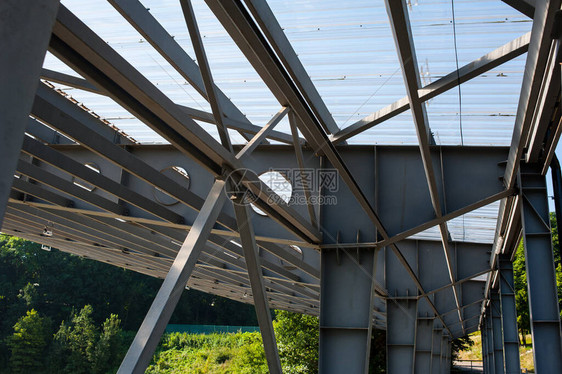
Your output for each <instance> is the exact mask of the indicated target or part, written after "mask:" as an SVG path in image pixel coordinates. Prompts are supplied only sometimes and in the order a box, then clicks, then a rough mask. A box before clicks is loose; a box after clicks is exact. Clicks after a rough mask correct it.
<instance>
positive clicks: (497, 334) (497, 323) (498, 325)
mask: <svg viewBox="0 0 562 374" xmlns="http://www.w3.org/2000/svg"><path fill="white" fill-rule="evenodd" d="M490 310H491V313H492V319H491V321H492V330H493V336H494V338H493V344H494V367H495V369H494V372H495V373H498V374H503V373H505V369H504V364H503V354H504V352H503V348H504V347H503V341H502V320H501V305H500V295H499V294H498V290H492V296H491V302H490Z"/></svg>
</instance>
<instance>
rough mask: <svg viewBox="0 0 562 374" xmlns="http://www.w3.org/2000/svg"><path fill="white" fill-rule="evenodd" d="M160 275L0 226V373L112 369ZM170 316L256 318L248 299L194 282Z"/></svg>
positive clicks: (251, 321)
mask: <svg viewBox="0 0 562 374" xmlns="http://www.w3.org/2000/svg"><path fill="white" fill-rule="evenodd" d="M161 282H162V281H161V280H160V279H156V278H152V277H149V276H145V275H142V274H139V273H135V272H132V271H127V270H124V269H121V268H118V267H115V266H111V265H108V264H104V263H100V262H96V261H92V260H87V259H84V258H80V257H77V256H73V255H69V254H67V253H64V252H60V251H57V250H56V249H53V250H52V251H51V252H47V251H44V250H42V249H41V246H40V245H39V244H35V243H32V242H29V241H26V240H23V239H20V238H16V237H10V236H8V235H3V234H0V373H8V372H9V373H51V372H52V373H55V372H56V373H57V374H58V373H70V372H72V373H82V372H83V373H107V372H112V371H115V370H114V368H115V367H116V366H117V365H118V363H119V362H120V360H121V358H122V356H123V354H124V353H125V352H126V349H127V348H128V344H129V343H130V341H131V340H132V337H133V336H134V333H133V332H132V331H136V330H137V329H138V327H139V326H140V324H141V322H142V320H143V318H144V316H145V314H146V312H147V311H148V308H149V307H150V304H151V303H152V300H153V299H154V296H155V295H156V292H157V291H158V289H159V287H160V284H161ZM76 311H78V312H76ZM170 322H171V323H179V324H224V325H238V326H255V325H257V321H256V317H255V312H254V308H253V307H252V306H251V305H247V304H241V303H237V302H235V301H231V300H228V299H224V298H220V297H217V296H213V295H208V294H204V293H202V292H198V291H194V290H189V291H185V292H184V293H183V295H182V298H181V300H180V302H179V303H178V306H177V308H176V311H175V313H174V314H173V315H172V318H171V320H170ZM70 358H72V360H70Z"/></svg>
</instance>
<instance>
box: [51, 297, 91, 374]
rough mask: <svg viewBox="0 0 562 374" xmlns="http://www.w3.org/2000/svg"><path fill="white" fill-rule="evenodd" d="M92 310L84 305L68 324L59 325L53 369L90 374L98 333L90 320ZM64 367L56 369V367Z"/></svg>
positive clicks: (75, 373) (77, 373) (89, 306)
mask: <svg viewBox="0 0 562 374" xmlns="http://www.w3.org/2000/svg"><path fill="white" fill-rule="evenodd" d="M92 312H93V308H92V306H91V305H86V306H84V308H82V310H81V311H80V312H79V313H78V314H73V316H72V318H71V321H70V323H69V324H66V323H65V322H64V321H63V322H62V323H61V326H60V328H59V331H57V333H56V334H55V339H54V340H55V344H56V348H55V352H54V353H55V354H56V356H58V357H56V360H55V361H53V364H54V366H55V367H54V369H55V370H57V369H59V370H60V369H62V371H63V372H64V373H69V374H70V373H74V374H82V373H84V374H86V373H90V372H91V369H92V364H93V361H94V352H95V347H96V343H97V338H98V333H97V329H96V327H95V325H94V322H93V319H92ZM61 364H62V365H64V366H63V367H62V368H57V367H56V366H57V365H61Z"/></svg>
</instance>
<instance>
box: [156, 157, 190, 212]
mask: <svg viewBox="0 0 562 374" xmlns="http://www.w3.org/2000/svg"><path fill="white" fill-rule="evenodd" d="M160 173H162V174H164V175H165V176H167V177H168V178H170V179H171V180H173V181H174V182H176V183H178V184H179V185H180V186H182V187H184V188H185V189H189V186H190V184H191V179H190V178H189V174H188V173H187V171H186V170H185V169H184V168H182V167H181V166H168V167H166V168H164V169H162V170H160ZM152 194H153V196H154V199H155V200H156V201H157V202H158V203H160V204H162V205H164V206H171V205H175V204H177V203H179V201H178V200H177V199H176V198H175V197H172V196H170V195H169V194H167V193H166V192H165V191H163V190H161V189H160V188H158V187H153V189H152Z"/></svg>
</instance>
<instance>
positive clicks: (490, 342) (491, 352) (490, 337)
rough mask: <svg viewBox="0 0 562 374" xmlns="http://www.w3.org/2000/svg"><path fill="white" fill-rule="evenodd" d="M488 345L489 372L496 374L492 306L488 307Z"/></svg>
mask: <svg viewBox="0 0 562 374" xmlns="http://www.w3.org/2000/svg"><path fill="white" fill-rule="evenodd" d="M486 337H487V340H486V347H487V349H488V373H490V374H495V372H496V363H495V360H494V330H493V329H492V314H491V312H490V306H488V307H487V308H486Z"/></svg>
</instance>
